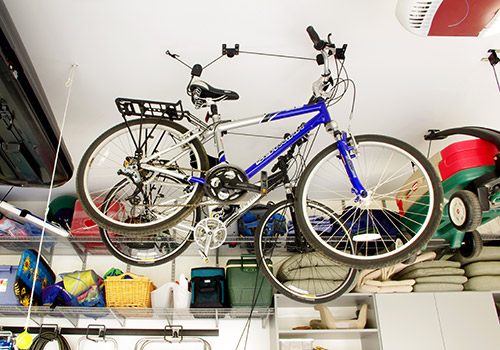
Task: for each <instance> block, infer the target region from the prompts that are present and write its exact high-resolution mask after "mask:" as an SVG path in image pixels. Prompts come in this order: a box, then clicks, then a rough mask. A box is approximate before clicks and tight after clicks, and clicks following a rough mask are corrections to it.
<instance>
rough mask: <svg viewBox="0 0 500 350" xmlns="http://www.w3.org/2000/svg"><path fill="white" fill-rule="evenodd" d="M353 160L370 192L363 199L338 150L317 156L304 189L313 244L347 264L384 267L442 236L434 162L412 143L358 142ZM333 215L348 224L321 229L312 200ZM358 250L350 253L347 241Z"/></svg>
mask: <svg viewBox="0 0 500 350" xmlns="http://www.w3.org/2000/svg"><path fill="white" fill-rule="evenodd" d="M356 141H357V150H356V155H355V157H354V158H353V159H352V162H353V166H354V169H355V170H356V172H357V175H358V178H359V180H360V181H361V183H362V185H363V186H364V188H365V189H366V191H367V192H368V195H367V197H366V198H360V197H359V196H356V195H355V194H354V193H353V191H352V185H351V183H350V181H349V178H348V177H347V175H346V171H345V168H344V165H343V163H342V160H341V157H340V155H339V151H338V149H337V146H336V144H333V145H330V146H329V147H327V148H325V149H324V150H323V151H321V152H320V153H319V154H318V155H317V156H316V157H314V158H313V160H312V161H311V163H310V164H308V166H307V167H306V169H305V170H304V173H303V174H302V176H301V178H300V180H299V183H298V186H297V201H296V207H297V218H298V223H299V226H300V227H301V228H302V230H303V232H304V235H305V236H306V238H307V240H308V241H309V242H310V243H311V245H313V246H314V247H315V248H316V249H317V250H318V251H321V252H323V253H324V254H326V255H328V256H329V257H331V258H332V259H335V260H337V261H339V262H341V263H343V264H345V265H347V266H351V267H354V268H359V269H362V268H365V269H366V268H378V267H383V266H388V265H392V264H395V263H398V262H401V261H404V260H406V259H408V258H410V257H411V256H412V255H414V254H416V253H417V252H418V251H419V250H421V249H422V248H423V247H424V246H425V245H426V244H427V242H428V241H429V240H430V239H431V237H432V235H433V234H434V233H435V231H436V229H437V226H438V224H439V222H440V220H441V215H442V200H443V190H442V186H441V182H440V180H439V178H438V176H437V174H436V172H435V170H434V168H433V166H432V165H431V164H430V162H429V161H428V160H427V159H426V158H425V157H424V156H423V155H422V154H421V153H420V152H419V151H418V150H416V149H415V148H413V147H411V146H410V145H408V144H406V143H404V142H402V141H400V140H396V139H393V138H390V137H386V136H380V135H363V136H358V137H356ZM311 200H313V201H316V202H318V203H321V204H322V205H324V206H326V207H328V208H330V209H331V210H332V211H334V212H335V213H336V214H337V215H338V217H339V219H340V220H341V222H342V225H338V224H335V225H331V226H329V227H325V228H324V230H323V231H321V232H318V231H317V230H315V229H314V223H313V221H312V219H311V213H310V210H309V206H308V203H309V201H311ZM350 240H352V241H353V242H354V247H355V249H354V250H350V249H349V250H346V249H345V247H346V242H347V241H350Z"/></svg>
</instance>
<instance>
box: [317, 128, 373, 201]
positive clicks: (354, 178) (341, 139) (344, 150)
mask: <svg viewBox="0 0 500 350" xmlns="http://www.w3.org/2000/svg"><path fill="white" fill-rule="evenodd" d="M325 127H326V130H327V131H328V132H329V133H331V134H333V137H335V143H336V145H337V149H338V150H339V155H338V156H337V157H338V158H339V159H340V160H341V161H342V164H343V165H344V169H345V171H346V173H347V176H348V177H349V181H350V182H351V185H352V189H351V192H352V193H354V194H355V195H356V196H357V198H356V201H359V199H360V198H366V197H367V196H368V192H367V191H366V189H365V188H364V187H363V185H362V184H361V181H359V178H358V174H357V173H356V169H355V168H354V164H353V163H352V160H351V159H354V158H356V149H355V147H353V146H349V143H348V141H347V133H346V132H345V131H341V130H339V127H338V126H337V123H335V122H334V121H331V122H328V123H327V124H326V125H325Z"/></svg>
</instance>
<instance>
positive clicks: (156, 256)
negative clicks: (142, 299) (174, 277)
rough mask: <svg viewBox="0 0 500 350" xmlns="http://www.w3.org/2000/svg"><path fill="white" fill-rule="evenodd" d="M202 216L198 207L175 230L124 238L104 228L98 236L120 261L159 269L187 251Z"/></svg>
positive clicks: (173, 228) (170, 229)
mask: <svg viewBox="0 0 500 350" xmlns="http://www.w3.org/2000/svg"><path fill="white" fill-rule="evenodd" d="M200 217H201V210H200V208H196V209H195V210H193V211H192V212H191V213H190V214H188V216H187V217H185V218H184V219H183V220H182V221H181V222H179V223H178V224H177V225H175V226H174V227H171V228H169V229H167V230H165V231H162V232H161V233H158V234H154V235H151V236H122V235H118V234H115V233H110V232H109V231H108V230H106V229H103V228H101V227H100V228H99V234H100V236H101V240H102V241H103V243H104V246H105V247H106V249H107V250H108V251H109V252H110V253H111V254H112V255H113V256H114V257H115V258H117V259H118V260H120V261H122V262H124V263H126V264H129V265H133V266H139V267H148V266H158V265H163V264H166V263H167V262H169V261H171V260H173V259H175V258H176V257H178V256H179V255H181V254H182V253H184V251H186V249H187V248H188V247H189V246H190V245H191V243H192V241H193V228H194V226H195V225H196V223H197V222H198V221H199V220H200Z"/></svg>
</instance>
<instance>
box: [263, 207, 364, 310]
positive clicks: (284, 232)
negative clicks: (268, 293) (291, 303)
mask: <svg viewBox="0 0 500 350" xmlns="http://www.w3.org/2000/svg"><path fill="white" fill-rule="evenodd" d="M308 208H309V210H310V211H311V212H314V213H315V214H316V223H315V226H316V229H319V227H323V226H325V225H327V226H328V225H330V224H331V223H332V222H338V219H337V217H336V215H335V213H333V212H332V211H331V210H329V209H328V208H326V207H324V206H322V205H321V204H319V203H315V202H311V201H310V202H308ZM295 221H296V220H295V211H294V204H293V202H291V201H283V202H280V203H278V204H276V205H274V206H272V207H271V208H270V209H269V210H268V211H267V212H266V213H265V214H264V215H263V216H262V218H261V219H260V221H259V225H258V227H257V231H256V234H255V255H256V256H257V263H258V265H259V269H260V271H262V273H263V274H264V276H265V277H266V278H267V280H268V281H269V282H270V283H271V284H272V285H273V286H274V287H275V288H276V289H277V290H278V291H279V292H281V293H282V294H284V295H286V296H287V297H289V298H291V299H293V300H297V301H299V302H303V303H310V304H318V303H324V302H327V301H330V300H333V299H335V298H338V297H339V296H341V295H342V294H344V293H346V292H348V291H349V290H350V289H351V288H352V287H353V284H354V282H355V279H356V270H355V269H351V268H348V267H346V266H343V265H340V264H338V263H337V262H336V261H334V260H332V259H330V258H328V257H326V256H324V255H323V254H320V253H318V252H315V251H314V250H313V249H312V248H311V246H310V245H309V244H308V243H307V242H306V241H305V240H304V238H303V236H302V233H301V231H300V230H299V229H298V228H297V226H296V225H295V224H294V223H295Z"/></svg>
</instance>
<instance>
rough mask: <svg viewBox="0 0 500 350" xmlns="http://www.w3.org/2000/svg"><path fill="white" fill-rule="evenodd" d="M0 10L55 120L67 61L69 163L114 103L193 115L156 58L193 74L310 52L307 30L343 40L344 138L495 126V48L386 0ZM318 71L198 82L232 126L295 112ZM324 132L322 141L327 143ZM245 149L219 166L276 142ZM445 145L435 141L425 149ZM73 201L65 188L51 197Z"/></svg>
mask: <svg viewBox="0 0 500 350" xmlns="http://www.w3.org/2000/svg"><path fill="white" fill-rule="evenodd" d="M3 1H4V2H5V4H6V6H7V8H8V10H9V13H10V15H11V17H12V18H13V20H14V23H15V24H16V26H17V30H18V31H19V34H20V36H21V38H22V40H23V42H24V45H25V47H26V49H27V51H28V53H29V55H30V58H31V60H32V62H33V65H34V66H35V69H36V71H37V73H38V76H39V78H40V80H41V82H42V85H43V87H44V90H45V93H46V95H47V97H48V100H49V102H50V104H51V106H52V109H53V111H54V113H55V115H56V116H57V119H58V121H59V123H60V125H61V121H62V117H63V114H64V106H65V102H66V96H67V92H68V89H67V88H66V87H65V82H66V81H67V79H68V76H69V73H70V70H71V66H72V65H73V64H77V65H78V67H77V69H76V71H75V76H74V82H73V87H72V93H71V97H70V104H69V109H68V114H67V120H66V124H65V127H64V130H63V135H64V141H65V143H66V145H67V147H68V149H69V151H70V153H71V156H72V158H73V162H74V164H75V168H76V167H77V165H78V162H79V159H80V157H81V155H82V154H83V152H84V150H85V149H86V148H87V146H88V145H89V144H90V143H91V142H92V140H93V139H95V138H96V137H97V136H98V135H99V134H101V133H102V132H104V131H105V130H106V129H107V128H109V127H110V126H112V125H114V124H117V123H119V122H120V121H121V117H120V115H119V113H118V112H117V110H116V107H115V105H114V99H115V98H116V97H118V96H121V97H133V98H141V99H153V100H164V101H177V100H178V99H182V100H183V102H184V107H185V108H186V109H189V110H190V111H191V112H194V113H195V114H197V115H198V116H200V117H202V116H204V114H205V111H195V110H194V108H193V107H192V105H191V103H190V101H189V99H188V98H187V96H186V94H185V87H186V84H187V82H188V80H189V70H188V69H187V68H185V67H184V66H182V65H181V64H179V63H178V62H175V61H174V60H172V59H171V58H169V57H167V56H166V55H165V54H164V52H165V51H166V50H167V49H168V50H170V51H172V52H175V53H177V54H179V55H180V56H181V59H183V60H185V61H186V62H187V63H189V64H194V63H201V64H203V65H204V64H206V63H208V62H210V61H211V60H212V59H214V58H216V57H217V56H218V55H219V54H220V53H221V44H223V43H227V44H228V46H229V47H231V46H233V45H234V44H235V43H239V44H240V47H241V50H247V51H261V52H270V53H278V54H289V55H299V56H307V57H314V55H315V54H316V53H315V51H314V50H313V49H312V45H311V42H310V40H309V37H308V36H307V34H306V32H305V28H306V27H307V26H308V25H313V26H314V27H315V28H316V30H317V31H318V33H319V34H320V36H323V37H324V36H326V34H328V33H333V36H332V38H333V41H334V42H335V43H337V44H343V43H347V44H348V45H349V46H348V50H347V60H346V66H347V69H348V72H349V75H350V77H351V78H352V79H353V80H354V81H355V83H356V87H357V95H356V108H355V115H354V120H353V124H352V129H353V132H354V133H355V134H361V133H382V134H388V135H392V136H397V137H399V138H401V139H403V140H405V141H407V142H409V143H411V144H413V145H414V146H416V147H418V148H419V149H420V150H421V151H423V152H426V151H427V148H426V147H427V143H426V142H425V141H423V138H422V136H423V135H424V134H425V133H426V131H427V130H428V129H429V128H439V129H445V128H449V127H456V126H462V125H479V126H485V127H491V128H496V129H500V123H499V118H498V111H499V110H500V92H499V91H498V89H497V86H496V82H495V78H494V75H493V70H492V67H491V66H490V65H489V64H488V63H487V62H482V61H481V58H483V57H486V56H487V50H488V49H490V48H500V40H499V39H500V36H499V35H496V36H492V37H488V38H457V37H433V38H430V37H428V38H423V37H418V36H415V35H413V34H411V33H409V32H407V31H406V30H405V29H404V28H403V27H402V26H401V25H400V24H399V22H398V20H397V19H396V16H395V7H396V3H397V0H383V1H381V0H379V1H373V0H348V1H346V0H315V1H307V2H306V1H296V0H295V1H293V0H252V1H235V0H216V1H206V0H190V1H168V0H140V1H138V0H135V1H134V0H85V1H83V0H37V1H32V0H3ZM320 72H321V69H320V68H318V67H317V66H316V64H315V63H314V62H310V61H300V60H290V59H278V58H269V57H260V56H253V55H240V56H238V57H236V58H234V59H231V60H229V59H227V58H224V59H222V60H221V61H219V62H217V63H216V64H214V65H213V66H212V67H210V68H209V69H207V70H206V71H205V72H204V74H203V77H202V78H203V79H205V80H206V81H208V82H209V83H210V84H212V85H214V86H216V87H220V88H225V89H232V90H235V91H237V92H238V93H239V94H240V100H239V101H237V102H225V103H223V104H222V105H221V106H220V111H221V112H222V114H223V116H226V117H228V118H234V119H238V118H242V117H247V116H252V115H258V114H261V113H264V112H273V111H277V110H280V109H286V108H291V107H294V106H300V105H302V104H304V103H306V102H307V100H308V98H309V96H310V94H311V83H312V82H313V81H314V80H316V79H317V77H318V76H319V73H320ZM351 97H352V95H350V94H348V95H347V96H346V98H345V99H344V101H343V102H341V103H340V104H339V105H337V106H335V107H333V108H332V109H331V110H330V112H331V113H332V115H333V116H334V119H336V120H337V121H338V122H339V124H340V125H341V126H342V127H347V121H348V111H349V108H350V103H351ZM287 123H288V125H279V126H278V127H275V128H273V129H272V130H270V131H268V130H266V131H262V129H259V130H257V129H252V130H250V131H251V132H259V133H264V134H274V135H282V134H283V133H284V132H286V131H290V130H294V129H295V127H296V124H295V122H294V121H290V122H287ZM323 137H324V139H323V141H322V142H327V141H328V140H329V139H328V138H327V135H323ZM257 141H258V142H256V141H255V140H252V139H250V138H242V139H240V138H238V139H236V138H235V137H234V136H232V137H229V138H228V139H227V140H226V147H228V149H229V159H230V160H231V161H232V162H234V163H236V164H239V165H240V166H246V165H248V164H250V160H255V159H257V158H258V157H259V156H260V155H262V154H264V153H265V151H266V150H267V149H268V148H270V147H272V145H273V143H275V142H276V141H273V142H271V143H269V142H268V141H261V140H260V139H259V140H257ZM452 141H453V140H452ZM454 141H456V140H454ZM450 142H451V141H450ZM444 145H445V143H444V142H442V143H434V144H433V151H432V153H435V152H436V151H438V150H439V149H440V148H442V146H444ZM243 154H244V155H243ZM6 191H7V188H0V192H6ZM47 193H48V190H45V189H43V190H32V189H23V188H16V189H14V190H13V191H12V193H11V194H10V195H9V197H8V199H10V200H12V201H15V200H26V199H36V200H44V199H46V198H47ZM74 193H75V187H74V182H73V180H72V181H70V182H69V183H67V184H65V185H64V186H62V187H60V188H58V189H56V191H55V192H54V193H53V194H52V198H55V197H57V195H59V194H74Z"/></svg>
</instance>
